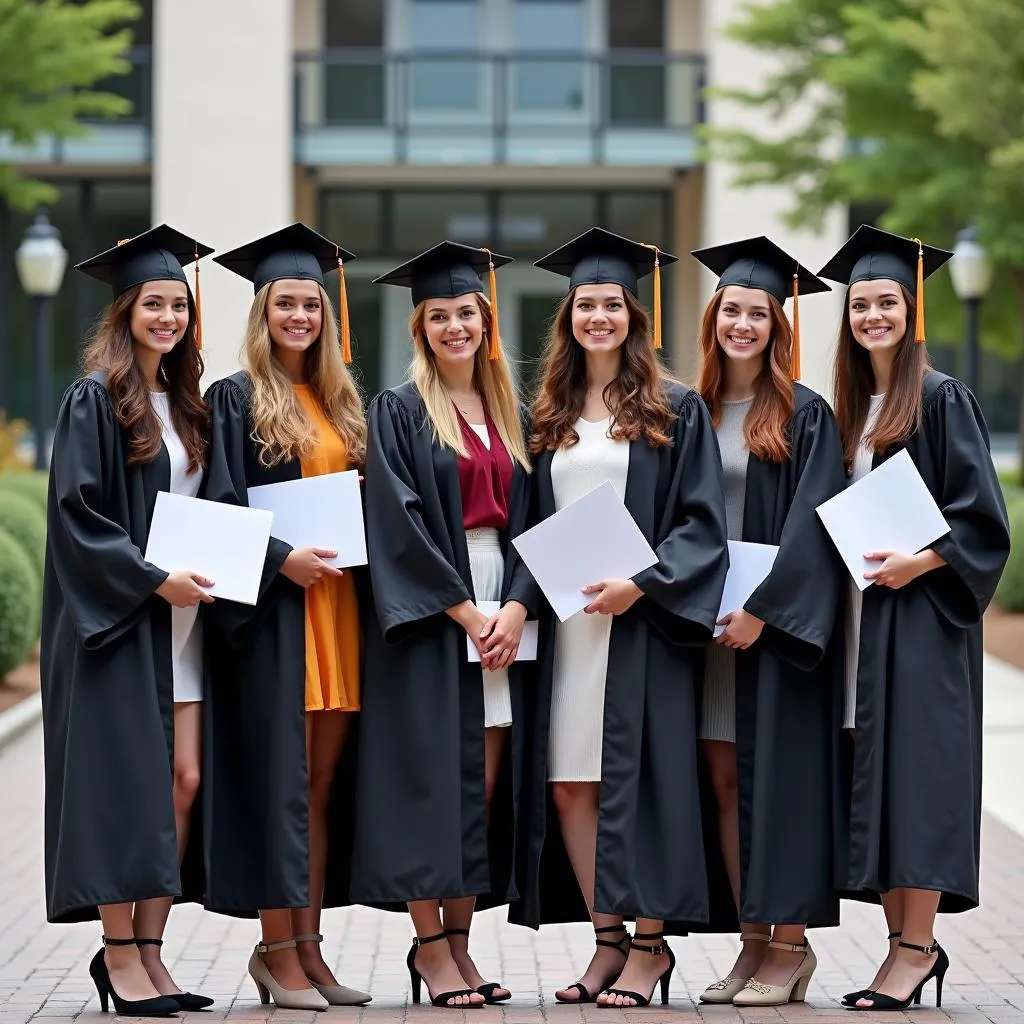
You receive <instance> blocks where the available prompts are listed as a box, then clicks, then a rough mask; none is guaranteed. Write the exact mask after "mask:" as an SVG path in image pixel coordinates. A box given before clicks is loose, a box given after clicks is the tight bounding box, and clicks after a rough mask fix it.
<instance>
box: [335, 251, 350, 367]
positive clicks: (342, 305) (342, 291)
mask: <svg viewBox="0 0 1024 1024" xmlns="http://www.w3.org/2000/svg"><path fill="white" fill-rule="evenodd" d="M338 319H339V321H340V326H341V358H342V359H344V360H345V363H346V365H347V364H348V363H351V362H352V336H351V332H350V330H349V325H348V290H347V289H346V287H345V264H344V261H343V260H342V258H341V255H340V253H339V255H338Z"/></svg>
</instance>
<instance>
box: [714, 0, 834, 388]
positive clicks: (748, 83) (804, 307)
mask: <svg viewBox="0 0 1024 1024" xmlns="http://www.w3.org/2000/svg"><path fill="white" fill-rule="evenodd" d="M744 6H745V3H744V0H713V2H712V0H707V2H706V3H705V5H704V10H703V19H702V20H703V26H702V28H703V36H704V50H705V53H706V54H707V62H708V76H707V78H708V82H707V84H708V85H709V86H712V87H716V88H723V87H724V88H743V89H758V88H760V87H761V84H762V82H763V80H764V78H765V76H766V75H767V74H769V73H770V72H771V71H772V70H774V67H775V66H776V65H775V63H774V60H773V59H772V58H769V57H767V56H766V55H764V54H762V53H760V52H758V51H754V50H751V49H749V48H748V47H746V46H744V45H743V44H741V43H739V42H737V41H736V40H734V39H731V38H730V37H729V36H728V35H727V34H726V31H725V29H726V26H727V25H728V24H729V23H730V22H732V21H735V20H736V19H737V18H738V17H740V16H741V15H742V11H743V7H744ZM805 116H806V111H805V110H802V109H800V108H799V106H797V107H794V108H792V109H791V110H790V111H789V114H788V117H787V118H786V119H785V120H784V121H783V124H782V127H786V125H787V124H788V123H789V122H790V119H792V120H793V121H794V122H797V123H798V122H799V120H800V119H802V118H804V117H805ZM707 119H708V122H709V123H710V124H712V125H716V126H723V127H740V128H748V129H749V128H751V127H754V126H759V130H768V131H770V130H771V125H769V124H768V123H767V122H766V121H765V120H764V115H762V114H760V113H755V112H753V111H751V110H750V109H749V108H746V107H742V106H739V105H737V104H735V103H728V102H726V101H723V100H721V99H717V98H715V99H710V100H708V101H707ZM736 171H737V169H736V168H735V167H734V166H732V165H730V164H726V163H723V162H722V161H718V160H715V161H712V162H710V163H709V164H708V165H707V167H706V168H705V175H704V182H705V189H704V218H703V221H704V238H703V244H704V245H706V246H707V245H719V244H721V243H723V242H730V241H733V240H735V239H739V238H746V237H749V236H752V235H768V237H769V238H771V239H772V240H773V241H774V242H775V243H776V244H778V245H780V246H781V247H782V248H783V249H785V250H786V251H787V252H789V253H791V254H792V255H793V256H794V257H795V258H796V259H798V260H799V261H800V262H801V263H802V264H803V265H804V266H805V267H807V268H809V269H810V270H812V271H815V270H817V269H818V268H819V267H821V266H823V265H824V264H825V263H826V261H827V260H828V259H829V257H831V256H832V254H833V253H834V252H835V251H836V249H838V248H839V246H840V245H842V243H843V242H844V241H845V240H846V216H847V214H846V210H845V209H835V210H833V211H831V212H830V213H829V214H828V215H827V216H826V218H825V221H824V223H823V224H822V226H821V230H819V231H808V230H801V231H795V230H793V229H792V228H790V227H787V226H786V224H785V223H784V221H783V219H782V215H783V214H784V212H785V211H786V210H787V209H789V207H790V206H791V205H792V193H791V191H790V190H789V189H785V188H780V187H776V186H771V187H768V186H765V187H759V188H736V187H734V186H733V184H732V179H733V178H734V176H735V175H736ZM714 284H715V281H714V278H713V277H712V275H711V274H710V273H708V272H706V271H705V272H704V286H705V291H704V297H705V299H707V298H709V297H710V295H711V293H712V289H713V288H714ZM833 288H834V289H835V290H834V291H833V292H832V293H831V294H830V295H810V296H808V297H807V298H806V299H804V300H803V301H801V303H800V334H801V364H802V368H803V382H804V383H805V384H807V386H808V387H811V388H813V389H814V390H815V391H818V392H820V393H821V394H824V395H826V396H827V397H829V398H830V397H831V394H832V385H831V380H832V358H833V352H834V349H835V339H836V332H837V330H838V327H839V317H840V313H841V311H842V299H843V296H844V294H845V289H843V288H842V287H841V286H838V285H833ZM791 307H792V302H789V303H787V305H786V310H787V312H791Z"/></svg>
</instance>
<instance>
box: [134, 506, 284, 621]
mask: <svg viewBox="0 0 1024 1024" xmlns="http://www.w3.org/2000/svg"><path fill="white" fill-rule="evenodd" d="M273 522H274V516H273V514H272V513H270V512H262V511H260V510H259V509H251V508H243V507H242V506H240V505H227V504H224V503H223V502H219V501H204V500H202V499H201V498H186V497H185V496H184V495H182V494H171V493H170V492H169V491H161V492H160V493H159V494H157V496H156V507H155V508H154V509H153V522H152V524H151V525H150V528H149V540H148V541H147V542H146V554H145V559H146V561H147V562H150V563H152V564H153V565H155V566H157V568H159V569H163V570H164V571H165V572H177V571H179V570H182V569H187V570H189V571H190V572H194V573H197V574H198V575H200V576H206V577H207V578H208V579H211V580H213V584H214V585H213V587H211V588H210V590H209V593H210V594H211V595H212V596H213V597H221V598H224V599H225V600H226V601H238V602H240V603H241V604H255V603H256V599H257V597H258V596H259V591H260V577H261V576H262V575H263V563H264V561H265V559H266V557H267V544H268V543H269V541H270V529H271V526H272V525H273Z"/></svg>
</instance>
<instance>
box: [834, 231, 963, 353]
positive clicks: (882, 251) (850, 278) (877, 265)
mask: <svg viewBox="0 0 1024 1024" xmlns="http://www.w3.org/2000/svg"><path fill="white" fill-rule="evenodd" d="M952 255H953V254H952V253H951V252H950V251H949V250H948V249H937V248H936V247H935V246H932V245H925V244H924V242H922V241H921V240H920V239H919V238H904V237H903V236H902V235H894V234H892V232H890V231H882V229H881V228H876V227H872V226H871V225H869V224H861V226H860V227H859V228H857V230H856V231H855V232H854V233H853V234H852V235H851V236H850V238H849V239H848V240H847V241H846V243H845V244H844V245H843V247H842V248H841V249H840V250H839V251H838V252H837V253H836V254H835V256H833V257H832V259H830V260H829V261H828V263H826V264H825V266H823V267H822V268H821V270H819V271H818V273H819V274H820V275H821V276H822V277H827V278H828V279H829V280H830V281H838V282H839V283H840V284H845V285H853V284H857V283H858V282H859V281H895V282H896V283H897V284H901V285H903V287H904V288H906V289H907V291H909V292H911V293H913V294H914V296H915V302H916V305H917V321H916V324H915V327H914V340H915V341H924V340H925V332H924V282H925V280H926V279H927V278H929V277H931V275H932V274H934V273H935V271H936V270H938V269H939V268H940V267H941V266H943V264H945V262H946V261H947V260H948V259H950V257H952Z"/></svg>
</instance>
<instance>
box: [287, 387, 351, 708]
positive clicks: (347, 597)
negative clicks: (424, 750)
mask: <svg viewBox="0 0 1024 1024" xmlns="http://www.w3.org/2000/svg"><path fill="white" fill-rule="evenodd" d="M294 388H295V397H296V398H298V400H299V402H300V403H301V404H302V408H303V409H304V410H305V412H306V415H307V416H308V417H309V418H310V419H311V420H312V421H313V423H314V424H315V425H316V432H317V436H318V443H317V446H316V448H315V450H314V451H313V453H312V455H310V456H309V457H308V458H300V460H299V461H300V463H301V465H302V475H303V477H307V476H321V475H322V474H324V473H343V472H345V470H347V469H350V468H351V467H350V466H349V462H348V451H347V449H346V447H345V442H344V441H343V440H342V439H341V437H340V436H339V435H338V432H337V431H336V430H335V429H334V427H333V426H332V425H331V423H330V422H329V421H328V420H327V418H326V417H325V416H324V414H323V411H322V410H321V408H320V405H319V403H318V402H317V401H316V399H315V398H314V397H313V395H312V393H311V392H310V390H309V386H308V385H306V384H296V385H294ZM359 644H360V631H359V606H358V604H357V603H356V588H355V581H354V580H353V579H352V574H351V573H350V572H348V571H347V570H346V572H345V574H344V575H343V576H340V577H339V576H327V577H325V578H324V579H322V580H320V582H319V583H315V584H313V586H311V587H307V588H306V710H307V711H358V710H359Z"/></svg>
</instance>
